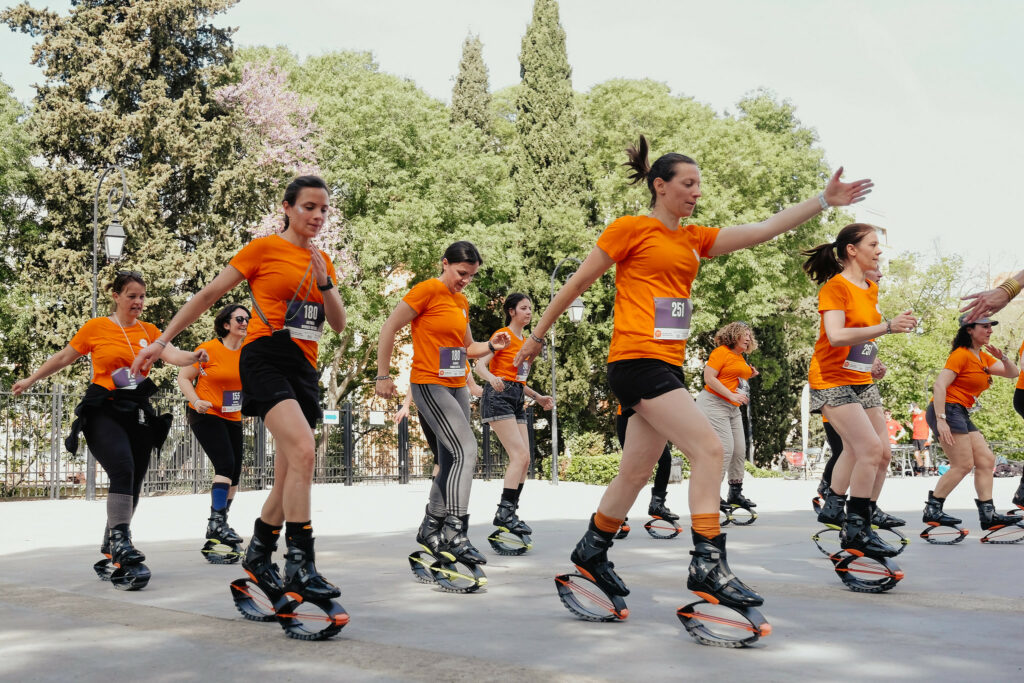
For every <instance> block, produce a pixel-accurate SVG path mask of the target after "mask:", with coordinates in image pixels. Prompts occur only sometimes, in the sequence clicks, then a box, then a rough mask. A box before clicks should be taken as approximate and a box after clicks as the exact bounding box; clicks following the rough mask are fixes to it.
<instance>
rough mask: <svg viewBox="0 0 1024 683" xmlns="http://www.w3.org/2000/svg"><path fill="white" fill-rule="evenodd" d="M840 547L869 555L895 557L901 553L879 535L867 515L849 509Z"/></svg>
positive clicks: (841, 534)
mask: <svg viewBox="0 0 1024 683" xmlns="http://www.w3.org/2000/svg"><path fill="white" fill-rule="evenodd" d="M839 547H841V548H842V549H843V550H849V551H855V552H857V553H860V554H862V555H867V556H868V557H895V556H896V555H898V554H899V551H898V550H897V549H896V548H893V547H892V546H891V545H889V544H888V543H886V542H885V541H883V540H882V539H881V538H879V537H878V534H876V533H875V532H874V530H872V528H871V523H870V522H869V521H868V520H867V519H866V518H865V517H863V516H861V515H858V514H857V513H855V512H849V511H847V513H846V521H845V522H843V528H842V529H841V530H840V532H839Z"/></svg>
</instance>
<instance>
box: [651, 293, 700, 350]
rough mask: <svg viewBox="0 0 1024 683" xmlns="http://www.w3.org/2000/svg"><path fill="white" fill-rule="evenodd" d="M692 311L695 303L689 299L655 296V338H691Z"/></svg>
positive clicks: (674, 339) (677, 339)
mask: <svg viewBox="0 0 1024 683" xmlns="http://www.w3.org/2000/svg"><path fill="white" fill-rule="evenodd" d="M692 312H693V304H691V303H690V300H689V299H675V298H672V297H655V298H654V338H655V339H661V340H671V341H679V340H683V339H687V338H689V336H690V314H691V313H692Z"/></svg>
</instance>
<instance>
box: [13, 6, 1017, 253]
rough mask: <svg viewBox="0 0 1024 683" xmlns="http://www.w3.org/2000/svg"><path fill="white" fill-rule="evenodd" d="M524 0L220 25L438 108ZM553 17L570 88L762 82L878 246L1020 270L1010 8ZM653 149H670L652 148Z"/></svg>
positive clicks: (269, 17)
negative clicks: (810, 133)
mask: <svg viewBox="0 0 1024 683" xmlns="http://www.w3.org/2000/svg"><path fill="white" fill-rule="evenodd" d="M31 2H32V4H33V5H39V6H45V5H49V6H51V7H54V8H60V9H61V10H64V8H66V7H67V3H66V2H63V1H62V0H52V1H51V2H49V3H47V2H43V1H40V0H31ZM532 6H533V3H532V0H429V1H428V2H424V1H422V0H361V1H358V2H354V1H350V0H290V1H289V2H287V3H282V2H280V1H279V0H242V1H241V3H240V4H239V5H238V6H236V7H235V8H233V9H232V10H230V11H229V12H228V13H227V15H226V16H225V17H224V18H223V19H222V21H221V22H220V23H221V24H222V25H232V26H237V27H238V31H237V33H236V34H235V41H236V44H238V45H285V46H287V47H288V48H290V49H291V50H293V51H294V52H297V53H298V54H299V55H300V56H308V55H317V54H321V53H323V52H327V51H331V50H344V49H354V50H367V51H370V52H372V53H373V54H374V56H375V58H376V59H377V61H378V62H379V64H380V66H381V70H383V71H385V72H389V73H393V74H397V75H400V76H403V77H407V78H410V79H411V80H413V81H414V82H415V83H416V84H417V85H419V86H420V87H421V88H423V89H424V90H425V91H426V92H427V93H429V94H430V95H432V96H434V97H436V98H438V99H441V100H444V101H446V102H447V101H448V100H449V99H450V96H451V88H452V84H453V80H454V76H455V73H456V71H457V69H458V61H459V57H460V54H461V48H462V41H463V39H464V38H465V37H466V35H467V33H469V32H472V33H476V34H479V35H480V38H481V40H482V41H483V45H484V59H485V61H486V62H487V66H488V69H489V72H490V84H491V89H492V90H497V89H500V88H503V87H505V86H508V85H512V84H514V83H516V82H517V81H518V80H519V59H518V58H519V50H520V41H521V39H522V36H523V33H524V31H525V28H526V25H527V23H528V22H529V19H530V14H531V10H532ZM560 11H561V21H562V26H563V27H564V28H565V30H566V34H567V46H568V53H569V62H570V64H571V65H572V68H573V86H574V87H575V89H576V90H578V91H581V92H586V91H587V90H589V89H590V88H591V87H593V86H594V85H595V84H597V83H600V82H602V81H606V80H608V79H611V78H651V79H654V80H657V81H662V82H665V83H667V84H668V85H669V86H670V88H671V89H672V91H673V92H674V93H677V94H684V95H688V96H692V97H694V98H695V99H696V100H698V101H700V102H704V103H706V104H708V105H710V106H711V107H712V108H713V109H714V110H716V111H718V112H725V111H730V110H733V109H734V108H735V103H736V102H737V101H738V100H739V99H740V98H741V97H742V96H743V95H744V94H745V93H748V92H749V91H751V90H754V89H756V88H760V87H765V88H768V89H770V90H772V91H773V92H774V93H775V94H776V95H777V96H778V97H779V98H784V99H788V100H790V101H791V102H792V103H793V104H794V105H795V106H796V108H797V110H796V111H797V116H798V117H799V118H800V120H801V121H802V122H803V123H804V124H805V125H807V126H810V127H812V128H814V129H816V130H817V132H818V135H819V138H820V142H821V145H822V147H823V148H824V149H825V150H826V155H827V159H828V162H829V164H830V166H831V167H832V168H833V169H834V168H835V167H837V166H838V165H840V164H842V165H844V166H845V167H846V169H847V177H848V178H851V177H864V176H868V177H871V178H872V179H873V180H874V181H875V184H876V188H875V192H874V193H873V194H872V195H871V196H870V197H869V198H868V200H867V201H865V202H864V203H862V204H860V205H858V207H860V208H859V209H858V211H857V215H858V218H859V219H861V220H865V221H869V222H872V223H876V224H878V225H881V226H883V227H885V228H886V229H887V230H888V231H889V242H890V246H891V247H892V252H890V254H889V255H892V253H894V252H896V251H902V250H906V249H915V250H918V251H922V252H934V251H935V249H936V248H938V249H940V250H941V251H942V252H944V253H953V252H959V253H962V254H964V255H965V256H966V257H967V258H968V261H969V263H971V264H972V265H973V266H974V267H975V268H976V269H977V270H978V272H980V273H984V272H985V271H986V270H989V269H990V270H991V271H992V272H993V273H995V272H998V271H1005V270H1010V269H1011V268H1012V269H1017V268H1021V267H1024V249H1020V248H1019V247H1018V245H1019V244H1020V243H1021V236H1022V233H1024V231H1022V229H1021V220H1020V218H1019V217H1017V216H1016V215H1014V214H1013V213H1012V211H1013V207H1014V206H1015V205H1016V199H1017V197H1018V193H1019V192H1020V191H1021V188H1020V187H1019V186H1018V182H1017V171H1018V168H1017V166H1018V164H1019V163H1021V162H1020V160H1022V159H1024V134H1022V132H1021V126H1022V125H1024V40H1022V39H1021V38H1020V36H1021V33H1022V29H1024V2H1020V1H1019V0H971V1H968V0H962V1H951V0H908V1H902V2H891V1H889V0H877V1H865V0H846V1H836V2H833V1H830V0H788V1H786V2H781V1H779V2H776V1H772V0H715V1H714V2H707V1H701V2H689V1H687V0H629V1H624V0H561V1H560ZM0 36H2V38H0V65H2V66H0V77H2V79H3V80H4V81H5V82H6V83H8V84H9V85H12V86H13V87H14V88H15V96H16V97H18V98H19V99H20V100H22V101H28V100H29V99H30V98H31V97H32V95H33V93H34V91H33V90H32V88H31V83H33V82H36V81H39V80H40V78H41V76H40V72H39V71H38V70H37V69H36V68H35V67H33V66H31V65H30V64H28V60H29V59H30V56H31V43H32V41H31V39H30V38H28V37H27V36H23V35H21V34H13V33H4V34H0ZM667 151H678V152H683V153H686V152H687V150H685V149H682V150H654V152H655V153H662V152H667ZM699 161H700V160H699V159H698V162H699Z"/></svg>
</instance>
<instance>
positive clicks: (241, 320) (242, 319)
mask: <svg viewBox="0 0 1024 683" xmlns="http://www.w3.org/2000/svg"><path fill="white" fill-rule="evenodd" d="M235 322H236V323H238V324H239V325H241V324H243V323H248V322H249V319H248V318H247V317H245V316H244V315H236V316H235Z"/></svg>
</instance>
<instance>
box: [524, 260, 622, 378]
mask: <svg viewBox="0 0 1024 683" xmlns="http://www.w3.org/2000/svg"><path fill="white" fill-rule="evenodd" d="M614 264H615V261H613V260H612V257H611V256H609V255H608V254H606V253H605V251H604V249H602V248H601V247H594V248H593V249H592V250H591V252H590V253H589V254H588V255H587V258H585V259H583V263H582V264H580V267H579V269H578V270H577V271H576V272H575V273H573V276H572V277H571V278H569V281H568V282H566V283H565V284H564V285H562V288H561V289H560V290H558V294H556V295H555V298H554V299H552V300H551V303H550V304H549V305H548V307H547V309H546V310H545V311H544V315H543V316H541V319H540V322H538V323H537V324H536V325H535V326H534V328H533V332H531V333H530V336H528V337H527V338H526V341H524V342H523V346H522V348H521V349H519V353H517V354H516V357H515V358H514V359H513V360H512V364H513V365H515V366H517V367H518V365H519V364H520V363H522V362H523V361H524V360H528V361H530V362H531V363H532V362H533V359H534V358H536V357H537V356H538V355H540V351H541V349H542V348H543V346H542V344H541V343H540V342H538V341H536V340H537V339H543V338H544V335H546V334H547V333H548V330H550V329H551V326H552V325H554V324H555V321H556V320H558V316H560V315H562V314H563V313H565V311H566V309H568V308H569V304H571V303H572V302H573V301H575V300H576V297H578V296H581V295H582V294H583V292H585V291H587V289H589V288H590V285H592V284H594V282H596V281H597V279H598V278H599V277H601V276H602V275H604V274H605V272H607V270H608V269H609V268H611V267H612V266H613V265H614Z"/></svg>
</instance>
